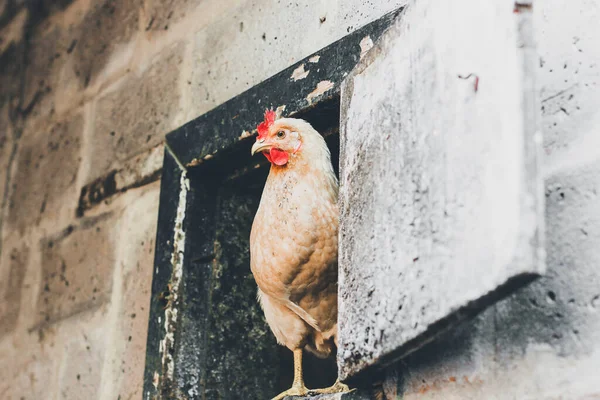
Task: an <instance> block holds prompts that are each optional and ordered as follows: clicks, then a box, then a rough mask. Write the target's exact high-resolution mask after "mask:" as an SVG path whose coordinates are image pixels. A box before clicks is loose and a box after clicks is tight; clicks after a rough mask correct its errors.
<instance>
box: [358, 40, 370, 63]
mask: <svg viewBox="0 0 600 400" xmlns="http://www.w3.org/2000/svg"><path fill="white" fill-rule="evenodd" d="M372 48H373V39H371V36H365V37H364V38H363V40H361V41H360V59H361V60H362V59H363V57H364V56H365V55H366V54H367V53H368V52H369V50H371V49H372Z"/></svg>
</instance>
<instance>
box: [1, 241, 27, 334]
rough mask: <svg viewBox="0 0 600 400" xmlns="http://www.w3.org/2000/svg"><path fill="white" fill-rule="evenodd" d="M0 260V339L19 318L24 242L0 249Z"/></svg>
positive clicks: (25, 259)
mask: <svg viewBox="0 0 600 400" xmlns="http://www.w3.org/2000/svg"><path fill="white" fill-rule="evenodd" d="M2 250H3V251H2V259H1V260H0V299H1V301H0V339H1V338H2V337H3V336H4V335H6V334H7V333H10V332H12V331H13V330H14V329H15V327H16V325H17V320H18V318H19V312H20V310H21V298H22V289H23V281H24V279H25V271H26V269H27V265H28V262H29V248H28V247H27V245H25V244H20V245H16V246H14V247H8V246H7V247H5V248H3V249H2Z"/></svg>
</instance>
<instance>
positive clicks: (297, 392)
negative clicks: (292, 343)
mask: <svg viewBox="0 0 600 400" xmlns="http://www.w3.org/2000/svg"><path fill="white" fill-rule="evenodd" d="M308 392H309V390H308V389H307V388H306V386H304V378H303V377H302V349H294V383H292V387H291V388H289V389H288V390H286V391H285V392H282V393H279V394H278V395H277V396H275V397H273V399H272V400H282V399H283V398H284V397H286V396H306V395H307V394H308Z"/></svg>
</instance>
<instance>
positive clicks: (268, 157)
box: [263, 153, 273, 163]
mask: <svg viewBox="0 0 600 400" xmlns="http://www.w3.org/2000/svg"><path fill="white" fill-rule="evenodd" d="M263 154H264V156H265V157H267V160H269V162H270V163H272V162H273V161H272V160H271V156H270V155H269V153H263Z"/></svg>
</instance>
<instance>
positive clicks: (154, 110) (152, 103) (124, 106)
mask: <svg viewBox="0 0 600 400" xmlns="http://www.w3.org/2000/svg"><path fill="white" fill-rule="evenodd" d="M183 51H184V45H183V44H181V43H179V44H176V45H174V46H172V47H169V48H167V49H166V50H165V51H164V52H163V53H161V54H160V55H159V56H157V58H156V59H155V60H154V61H153V62H152V65H151V66H150V67H149V68H148V70H146V71H145V72H144V73H143V74H142V75H141V76H140V77H130V78H128V80H127V81H125V82H123V84H122V85H121V86H120V87H119V88H118V89H116V90H115V91H113V92H111V93H109V94H107V95H105V96H104V97H102V98H101V99H100V100H99V101H98V104H97V109H96V113H95V115H96V116H95V121H94V125H95V128H94V135H93V137H92V138H91V145H92V152H91V158H90V168H89V170H90V176H89V177H88V179H87V181H92V180H94V179H96V178H97V177H99V176H102V175H103V174H105V173H106V172H108V171H109V170H111V169H114V168H116V167H118V166H119V165H120V164H121V163H123V162H124V161H126V160H127V159H129V158H130V157H132V156H134V155H136V154H138V153H142V152H144V151H145V150H148V149H150V148H152V147H154V146H156V145H157V144H158V143H160V142H161V141H162V140H163V138H164V136H165V135H166V134H167V133H168V132H169V131H170V130H171V129H173V128H174V126H173V121H174V118H176V116H177V113H178V112H179V110H180V105H179V99H180V91H179V79H180V78H179V75H180V65H181V63H182V58H183Z"/></svg>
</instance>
